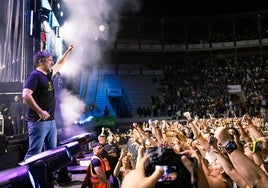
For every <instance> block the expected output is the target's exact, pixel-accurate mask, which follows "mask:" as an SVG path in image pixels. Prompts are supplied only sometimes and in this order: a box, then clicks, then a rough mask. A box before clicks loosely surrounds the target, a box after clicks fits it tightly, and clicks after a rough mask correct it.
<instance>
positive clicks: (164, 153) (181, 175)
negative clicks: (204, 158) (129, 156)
mask: <svg viewBox="0 0 268 188" xmlns="http://www.w3.org/2000/svg"><path fill="white" fill-rule="evenodd" d="M146 154H150V158H149V160H148V161H147V162H146V163H145V174H146V176H150V175H151V174H152V173H153V172H154V171H155V167H157V166H160V167H162V168H163V169H164V174H163V175H162V177H161V178H160V179H159V180H158V182H157V184H156V186H155V188H195V187H197V160H196V158H189V157H188V158H189V159H190V160H191V161H192V163H193V172H194V173H193V174H194V177H193V182H192V180H191V174H190V172H189V171H188V170H187V169H186V167H185V166H184V165H183V163H182V161H181V157H182V155H181V154H176V153H175V152H174V151H173V150H172V149H171V148H164V147H152V148H149V149H147V150H146Z"/></svg>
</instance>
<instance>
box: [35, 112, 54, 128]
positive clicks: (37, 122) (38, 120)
mask: <svg viewBox="0 0 268 188" xmlns="http://www.w3.org/2000/svg"><path fill="white" fill-rule="evenodd" d="M47 113H48V114H50V113H51V109H49V110H48V111H47ZM41 119H42V118H39V119H38V120H37V121H36V122H35V124H37V123H39V121H41Z"/></svg>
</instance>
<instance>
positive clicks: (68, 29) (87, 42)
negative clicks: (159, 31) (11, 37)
mask: <svg viewBox="0 0 268 188" xmlns="http://www.w3.org/2000/svg"><path fill="white" fill-rule="evenodd" d="M139 1H140V0H123V1H122V0H76V1H74V0H64V3H65V5H66V6H67V9H68V12H69V15H68V20H66V23H65V24H64V25H63V26H61V28H60V37H61V38H62V39H63V40H64V42H65V43H66V44H67V45H68V44H70V43H71V44H73V45H74V50H73V51H72V53H71V55H70V57H69V59H68V62H67V64H66V65H65V66H64V67H63V68H62V69H61V70H60V72H61V73H63V74H64V75H65V77H67V78H68V79H70V78H71V79H72V78H77V77H79V76H81V72H84V71H85V70H87V69H88V67H91V70H90V71H92V72H93V71H94V69H95V68H97V66H98V63H99V62H100V61H102V57H103V52H104V51H105V50H106V49H103V48H104V46H103V45H101V44H100V41H105V43H106V45H105V47H109V46H110V45H111V44H113V42H114V40H115V39H116V34H117V31H118V28H119V26H120V24H119V20H120V15H121V14H122V13H125V12H133V11H134V12H135V11H137V10H139V8H140V2H139ZM107 44H108V45H107ZM85 67H87V69H86V68H85ZM78 84H80V83H78ZM85 105H86V104H85V103H84V102H83V101H81V100H79V99H78V98H77V97H76V96H74V95H73V94H72V93H71V92H68V91H63V92H62V94H61V104H60V109H61V112H62V117H63V120H64V122H63V124H64V126H65V128H67V127H70V125H72V124H73V122H74V120H77V119H79V118H80V117H81V116H82V115H83V114H84V109H85Z"/></svg>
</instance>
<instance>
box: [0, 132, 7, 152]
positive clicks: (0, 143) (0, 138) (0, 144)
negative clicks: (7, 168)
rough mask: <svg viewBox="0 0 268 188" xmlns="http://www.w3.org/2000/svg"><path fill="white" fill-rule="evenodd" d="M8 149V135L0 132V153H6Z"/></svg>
mask: <svg viewBox="0 0 268 188" xmlns="http://www.w3.org/2000/svg"><path fill="white" fill-rule="evenodd" d="M6 150H7V140H6V135H4V134H0V155H3V154H5V153H6Z"/></svg>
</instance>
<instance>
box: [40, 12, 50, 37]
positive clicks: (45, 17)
mask: <svg viewBox="0 0 268 188" xmlns="http://www.w3.org/2000/svg"><path fill="white" fill-rule="evenodd" d="M50 12H51V11H50V10H48V9H46V8H43V7H42V8H41V9H40V10H39V19H40V23H41V25H42V29H43V31H44V32H46V33H49V32H51V27H50V25H49V16H50Z"/></svg>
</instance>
